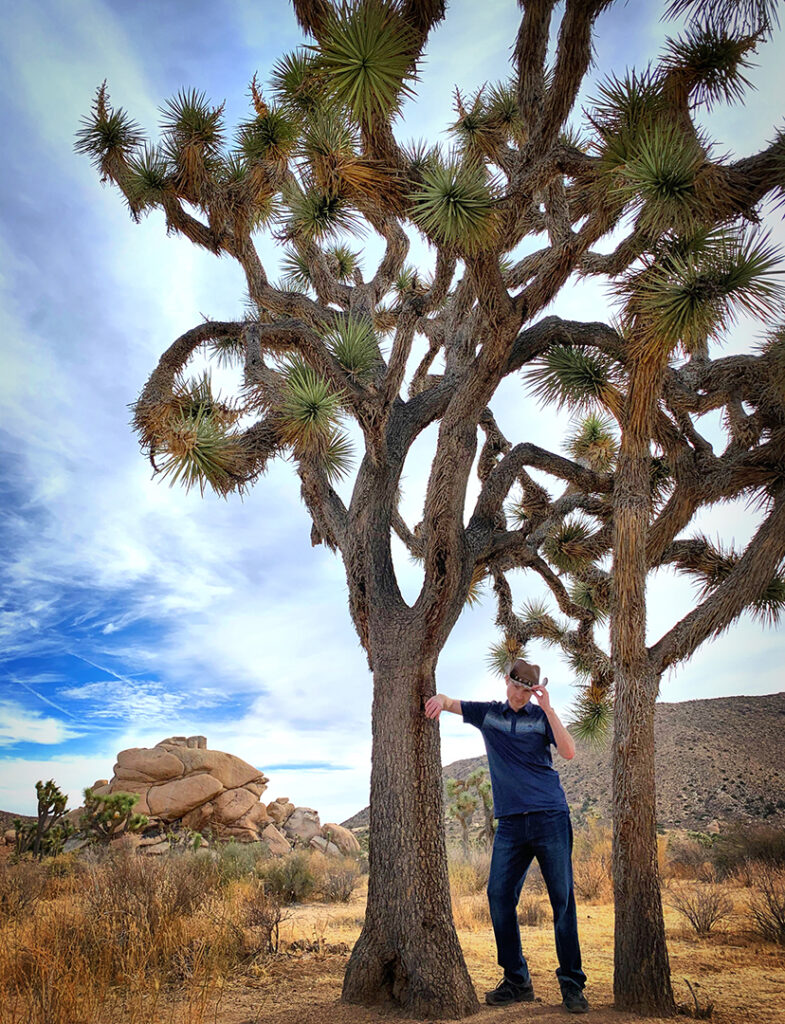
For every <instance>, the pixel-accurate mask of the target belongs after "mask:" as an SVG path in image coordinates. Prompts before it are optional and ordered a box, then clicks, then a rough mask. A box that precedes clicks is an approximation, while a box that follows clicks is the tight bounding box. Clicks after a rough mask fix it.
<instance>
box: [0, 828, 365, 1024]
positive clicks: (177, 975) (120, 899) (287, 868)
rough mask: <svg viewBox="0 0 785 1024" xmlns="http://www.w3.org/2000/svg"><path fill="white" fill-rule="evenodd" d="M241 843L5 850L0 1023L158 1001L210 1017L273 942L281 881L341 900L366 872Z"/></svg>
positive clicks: (97, 1015)
mask: <svg viewBox="0 0 785 1024" xmlns="http://www.w3.org/2000/svg"><path fill="white" fill-rule="evenodd" d="M238 847H239V844H226V845H225V846H223V847H218V848H216V849H215V850H197V851H194V850H182V851H181V850H174V851H172V852H171V853H169V854H168V855H166V856H157V857H146V856H139V855H137V853H136V852H135V851H134V849H133V845H132V844H130V843H127V842H124V841H121V842H119V843H113V844H112V846H111V847H110V848H108V849H105V848H96V849H94V850H91V851H89V852H87V853H86V854H82V855H80V856H79V857H72V856H70V855H66V856H64V857H59V858H57V860H53V859H49V860H43V861H38V860H34V859H23V860H21V861H19V862H18V863H15V864H12V863H7V862H0V1024H75V1022H77V1021H78V1022H79V1024H115V1022H116V1021H120V1020H122V1021H123V1024H137V1022H139V1024H141V1022H145V1024H148V1022H149V1021H151V1020H155V1019H157V1017H156V1014H157V1013H159V1012H162V1011H161V1006H162V1005H163V1003H166V1004H167V1007H170V1004H174V1003H176V1005H177V1011H176V1013H175V1016H174V1017H172V1019H176V1020H177V1021H178V1022H181V1021H182V1022H183V1024H199V1022H200V1021H202V1020H208V1019H209V1020H212V1019H213V1018H214V1016H215V1014H216V1013H217V1012H218V1007H219V1003H220V1000H221V998H222V993H223V989H224V985H225V984H226V983H227V982H228V981H229V980H230V979H231V978H233V977H236V976H242V975H245V974H252V975H257V974H258V973H259V972H260V971H262V972H263V971H264V963H265V962H266V960H267V959H268V958H269V957H270V956H274V955H275V954H276V953H277V952H278V950H279V942H280V939H279V926H280V924H281V921H282V920H284V919H285V917H286V914H287V911H286V910H285V909H283V907H282V904H283V903H284V902H285V901H286V896H287V895H291V893H292V892H296V893H297V896H298V898H299V899H300V900H302V899H305V898H309V897H311V898H316V897H321V898H322V899H337V900H340V901H345V900H347V899H348V898H349V897H350V896H351V894H352V892H353V891H354V889H355V888H356V886H357V884H358V882H359V880H360V879H361V878H362V865H361V864H360V863H359V862H356V861H353V860H349V859H346V860H343V859H342V860H338V859H337V858H336V859H335V860H334V861H333V860H331V859H328V858H326V857H324V856H322V855H321V854H317V853H312V854H309V853H305V852H304V851H300V852H297V853H295V854H292V855H291V856H290V857H284V858H280V859H277V860H273V859H272V858H264V857H261V856H260V855H259V851H258V850H254V849H249V848H247V847H246V848H242V847H239V848H238ZM273 868H275V869H276V871H277V874H275V872H274V871H273V870H272V869H273ZM273 878H278V879H279V880H282V881H281V883H280V885H279V886H278V889H276V886H275V885H274V884H272V882H271V879H273ZM167 1012H169V1011H168V1009H167ZM165 1019H169V1018H165Z"/></svg>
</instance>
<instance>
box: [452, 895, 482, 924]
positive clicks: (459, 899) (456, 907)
mask: <svg viewBox="0 0 785 1024" xmlns="http://www.w3.org/2000/svg"><path fill="white" fill-rule="evenodd" d="M452 916H453V921H454V922H455V927H456V928H460V929H461V930H462V931H467V932H475V931H479V930H480V929H483V930H484V929H486V928H490V927H491V911H490V908H489V907H488V898H487V897H486V895H485V893H479V892H475V893H469V894H467V895H465V896H457V895H455V894H454V893H453V898H452Z"/></svg>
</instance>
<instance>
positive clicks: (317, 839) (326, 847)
mask: <svg viewBox="0 0 785 1024" xmlns="http://www.w3.org/2000/svg"><path fill="white" fill-rule="evenodd" d="M308 845H309V846H310V847H312V848H313V849H314V850H318V851H319V853H323V854H325V856H327V857H340V856H341V851H340V850H339V849H338V847H337V846H336V845H335V843H330V842H328V840H326V839H325V838H324V836H314V837H313V838H312V839H311V841H310V843H309V844H308Z"/></svg>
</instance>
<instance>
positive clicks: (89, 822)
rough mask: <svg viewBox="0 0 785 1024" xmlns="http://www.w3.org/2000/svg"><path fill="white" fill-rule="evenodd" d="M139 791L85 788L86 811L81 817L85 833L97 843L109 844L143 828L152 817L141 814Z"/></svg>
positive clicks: (80, 822) (83, 832) (81, 825)
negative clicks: (106, 791)
mask: <svg viewBox="0 0 785 1024" xmlns="http://www.w3.org/2000/svg"><path fill="white" fill-rule="evenodd" d="M138 801H139V794H138V793H94V792H93V791H92V789H90V788H88V789H86V790H85V791H84V813H83V814H82V816H81V818H80V819H79V824H80V827H81V830H82V834H83V835H84V836H85V837H86V838H87V839H89V840H90V841H91V842H93V843H103V844H104V845H106V844H107V843H110V842H111V841H112V840H113V839H116V838H117V837H118V836H122V835H127V834H128V833H131V832H140V831H141V830H142V829H143V828H144V827H145V825H146V824H147V823H148V821H149V820H150V819H149V818H148V817H147V815H146V814H137V813H136V812H135V811H134V806H135V804H137V803H138Z"/></svg>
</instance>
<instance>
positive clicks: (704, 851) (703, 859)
mask: <svg viewBox="0 0 785 1024" xmlns="http://www.w3.org/2000/svg"><path fill="white" fill-rule="evenodd" d="M707 840H708V841H707ZM711 865H712V846H711V841H710V839H709V837H703V835H702V834H700V833H694V832H693V833H687V834H686V835H677V834H674V835H670V836H669V837H668V842H667V846H666V848H665V868H664V872H663V873H664V874H665V876H666V877H668V878H681V879H687V878H701V879H703V880H705V881H711V880H712V871H711Z"/></svg>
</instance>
